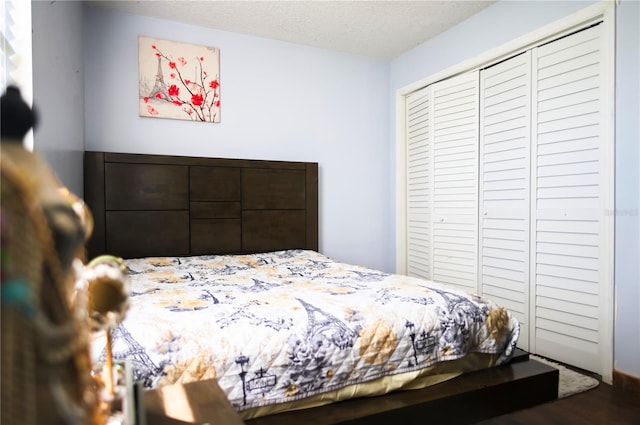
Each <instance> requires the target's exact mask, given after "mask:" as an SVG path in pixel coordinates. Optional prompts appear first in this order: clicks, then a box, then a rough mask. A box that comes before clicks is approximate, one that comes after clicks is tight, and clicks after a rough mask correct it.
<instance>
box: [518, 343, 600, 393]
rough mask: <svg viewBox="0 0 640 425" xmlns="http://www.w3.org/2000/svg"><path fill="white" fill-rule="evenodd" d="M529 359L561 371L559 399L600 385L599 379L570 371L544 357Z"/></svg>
mask: <svg viewBox="0 0 640 425" xmlns="http://www.w3.org/2000/svg"><path fill="white" fill-rule="evenodd" d="M529 358H531V359H533V360H535V361H538V362H540V363H544V364H546V365H549V366H551V367H554V368H556V369H558V370H559V371H560V382H559V383H558V398H564V397H568V396H570V395H574V394H578V393H581V392H583V391H587V390H590V389H592V388H595V387H597V386H598V384H600V382H599V381H598V380H597V379H595V378H592V377H591V376H587V375H583V374H582V373H578V372H576V371H573V370H571V369H568V368H566V367H565V366H563V365H561V364H558V363H556V362H552V361H550V360H547V359H543V358H542V357H538V356H534V355H533V354H530V355H529Z"/></svg>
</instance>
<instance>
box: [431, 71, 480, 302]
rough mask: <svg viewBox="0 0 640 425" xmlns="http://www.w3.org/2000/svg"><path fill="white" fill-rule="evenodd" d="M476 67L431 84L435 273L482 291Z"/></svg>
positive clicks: (435, 276) (436, 276)
mask: <svg viewBox="0 0 640 425" xmlns="http://www.w3.org/2000/svg"><path fill="white" fill-rule="evenodd" d="M478 88H479V82H478V72H477V71H474V72H468V73H465V74H462V75H459V76H456V77H453V78H450V79H447V80H444V81H441V82H438V83H435V84H433V85H432V86H431V90H432V104H431V111H432V133H431V135H432V144H431V146H432V156H433V161H432V176H433V181H432V190H431V193H432V223H433V228H432V232H433V244H432V255H433V257H432V276H431V278H432V279H433V280H435V281H438V282H444V283H449V284H452V285H455V286H457V287H459V288H461V289H463V290H466V291H469V292H473V293H479V288H478V279H477V264H478V102H479V101H478V97H479V96H478Z"/></svg>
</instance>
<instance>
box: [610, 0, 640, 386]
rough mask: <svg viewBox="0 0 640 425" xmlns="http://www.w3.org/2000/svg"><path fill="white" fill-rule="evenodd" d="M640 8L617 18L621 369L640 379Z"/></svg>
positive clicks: (625, 8)
mask: <svg viewBox="0 0 640 425" xmlns="http://www.w3.org/2000/svg"><path fill="white" fill-rule="evenodd" d="M639 28H640V2H638V1H637V0H624V1H622V2H621V3H620V5H619V6H618V9H617V12H616V175H615V179H616V194H615V197H616V216H615V220H616V236H615V238H616V239H615V241H616V242H615V253H616V254H615V292H616V293H615V300H616V322H615V342H614V348H615V357H614V360H615V363H614V367H615V368H616V369H618V370H620V371H623V372H627V373H629V374H631V375H634V376H637V377H640V215H639V214H638V212H639V211H640V192H639V191H640V171H639V168H640V29H639Z"/></svg>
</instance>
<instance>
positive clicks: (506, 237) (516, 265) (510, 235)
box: [478, 51, 531, 350]
mask: <svg viewBox="0 0 640 425" xmlns="http://www.w3.org/2000/svg"><path fill="white" fill-rule="evenodd" d="M530 123H531V52H530V51H526V52H524V53H521V54H520V55H518V56H516V57H513V58H511V59H508V60H506V61H504V62H500V63H498V64H497V65H494V66H492V67H490V68H487V69H484V70H482V71H481V73H480V161H479V164H480V179H479V195H480V201H479V202H480V205H479V213H480V215H479V244H478V255H479V263H480V264H479V273H478V276H479V281H480V285H481V288H482V294H483V295H484V296H486V297H487V298H490V299H493V300H494V301H496V302H498V303H500V304H501V305H503V306H504V307H506V308H508V309H509V310H510V311H511V312H512V313H513V314H514V316H515V317H517V318H518V320H519V321H520V339H519V342H518V346H519V347H520V348H522V349H524V350H528V349H529V331H528V327H529V236H530V233H529V231H530V228H529V212H530V199H529V198H530V196H529V194H530V160H531V155H530V154H531V125H530Z"/></svg>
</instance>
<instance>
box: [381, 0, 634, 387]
mask: <svg viewBox="0 0 640 425" xmlns="http://www.w3.org/2000/svg"><path fill="white" fill-rule="evenodd" d="M594 3H596V2H594V1H587V2H581V1H500V2H498V3H496V4H494V5H492V6H490V7H488V8H487V9H484V10H483V11H481V12H480V13H478V14H476V15H474V16H472V17H471V18H469V19H467V20H466V21H465V22H462V23H460V24H459V25H457V26H455V27H454V28H452V29H451V30H449V31H447V32H445V33H443V34H440V35H439V36H437V37H435V38H434V39H432V40H430V41H428V42H426V43H424V44H422V45H420V46H418V47H416V48H415V49H412V50H411V51H409V52H407V53H405V54H403V55H402V56H400V57H399V58H397V59H395V60H394V61H392V62H391V69H390V91H391V93H393V94H394V95H395V93H396V91H397V90H399V89H401V88H403V87H406V86H408V85H410V84H413V83H415V82H418V81H420V80H423V79H425V78H427V77H430V76H432V75H434V74H437V73H438V72H441V71H443V70H446V69H448V68H451V67H453V66H456V65H458V64H460V63H463V62H465V61H466V60H468V59H472V58H474V57H476V56H479V55H481V54H483V53H485V52H488V51H489V50H491V49H494V48H496V47H499V46H500V45H502V44H505V43H507V42H509V41H510V40H513V39H516V38H518V37H521V36H523V35H525V34H527V33H530V32H532V31H534V30H536V29H538V28H541V27H543V26H545V25H547V24H550V23H552V22H554V21H557V20H559V19H561V18H563V17H565V16H568V15H570V14H572V13H575V12H577V11H579V10H581V9H583V8H585V7H588V6H589V5H592V4H594ZM638 5H639V3H638V2H637V1H635V0H623V1H621V2H620V5H619V6H618V8H617V10H616V21H617V28H616V37H617V41H616V58H617V68H616V96H617V99H616V124H615V125H616V180H617V181H616V189H615V190H616V192H615V198H616V233H615V245H616V246H615V249H616V251H615V283H614V288H615V289H614V290H615V331H614V333H615V337H614V339H615V342H614V344H615V345H614V368H615V369H617V370H619V371H622V372H625V373H628V374H631V375H633V376H640V355H639V354H638V353H640V308H638V306H639V305H640V273H639V263H640V261H639V260H640V249H639V245H638V237H639V229H640V227H639V221H640V218H639V215H638V204H639V203H638V195H639V193H638V186H639V184H640V178H639V172H638V163H639V162H638V160H639V159H640V155H639V149H638V143H639V142H638V141H639V140H640V137H639V134H638V117H639V116H640V108H639V99H640V90H639V89H638V75H640V73H639V70H638V64H639V63H640V53H639V52H640V49H639V48H638V43H639V41H638V40H639V37H638V27H639V25H640V22H639V20H640V13H639V11H638ZM390 123H391V124H390V131H391V133H390V134H391V139H392V140H394V139H395V116H394V111H393V110H392V111H390ZM389 152H391V155H395V151H394V148H393V147H390V148H389ZM393 193H394V196H395V190H393ZM394 219H395V218H394Z"/></svg>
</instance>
